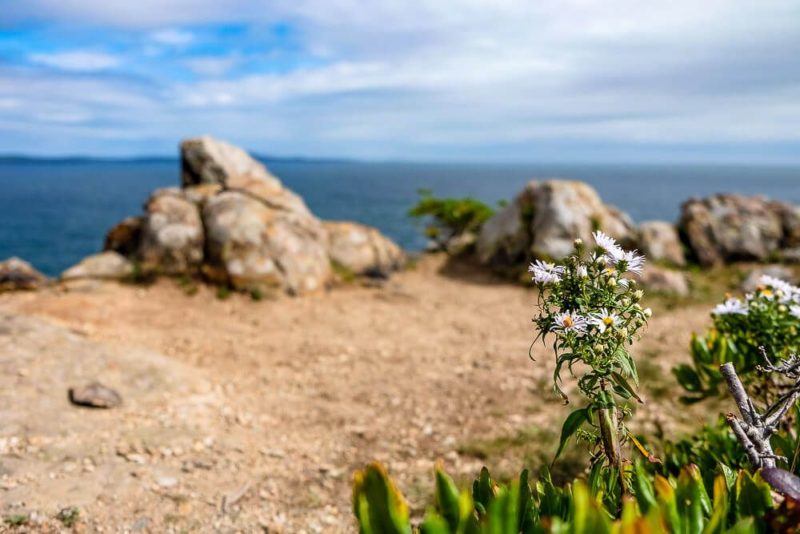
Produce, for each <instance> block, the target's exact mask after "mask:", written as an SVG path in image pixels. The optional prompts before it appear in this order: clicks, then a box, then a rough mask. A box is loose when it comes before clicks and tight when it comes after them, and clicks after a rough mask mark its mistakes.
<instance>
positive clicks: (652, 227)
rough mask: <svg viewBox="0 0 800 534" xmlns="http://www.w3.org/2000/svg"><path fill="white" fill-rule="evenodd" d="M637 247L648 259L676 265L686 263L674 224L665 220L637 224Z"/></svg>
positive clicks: (679, 265)
mask: <svg viewBox="0 0 800 534" xmlns="http://www.w3.org/2000/svg"><path fill="white" fill-rule="evenodd" d="M639 249H640V250H641V252H642V253H643V254H644V255H645V256H646V257H647V259H648V260H650V261H656V262H663V263H668V264H671V265H675V266H678V267H681V266H684V265H686V258H685V257H684V254H683V245H682V244H681V240H680V237H679V236H678V229H677V228H675V225H674V224H672V223H668V222H666V221H645V222H643V223H641V224H640V225H639Z"/></svg>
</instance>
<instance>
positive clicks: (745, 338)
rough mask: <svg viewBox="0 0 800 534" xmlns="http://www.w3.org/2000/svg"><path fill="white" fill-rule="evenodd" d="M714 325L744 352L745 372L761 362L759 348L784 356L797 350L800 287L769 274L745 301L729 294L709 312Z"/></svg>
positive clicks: (799, 344) (799, 330) (743, 369)
mask: <svg viewBox="0 0 800 534" xmlns="http://www.w3.org/2000/svg"><path fill="white" fill-rule="evenodd" d="M712 317H713V319H714V328H715V329H716V330H717V332H719V333H720V334H721V335H723V336H726V337H727V338H729V339H730V340H731V341H732V342H733V344H734V345H735V348H736V350H737V351H739V352H742V353H744V354H745V355H746V360H747V361H748V363H749V365H747V366H745V367H744V368H742V367H739V368H738V369H737V370H738V371H739V372H740V373H742V372H747V371H748V370H751V369H753V368H754V366H755V365H758V364H759V363H763V361H762V358H761V352H760V349H759V347H764V349H766V351H767V352H768V353H769V354H772V355H775V356H776V357H778V358H781V359H783V358H786V357H788V356H789V355H790V354H793V353H796V352H798V351H800V338H799V337H798V333H800V288H798V287H796V286H794V285H792V284H790V283H788V282H785V281H783V280H780V279H778V278H774V277H771V276H762V277H761V279H760V280H759V285H758V287H757V288H756V290H755V291H754V292H752V293H748V294H747V295H745V298H744V300H741V299H738V298H733V297H728V298H727V299H726V300H725V301H724V302H723V303H721V304H718V305H717V306H716V307H715V308H714V310H713V311H712Z"/></svg>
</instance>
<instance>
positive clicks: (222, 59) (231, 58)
mask: <svg viewBox="0 0 800 534" xmlns="http://www.w3.org/2000/svg"><path fill="white" fill-rule="evenodd" d="M241 62H242V58H241V56H239V55H238V54H229V55H227V56H197V57H193V58H190V59H187V60H186V61H184V64H185V65H186V66H187V67H189V68H190V69H191V70H192V71H193V72H194V73H195V74H200V75H202V76H209V77H214V78H217V77H220V76H223V75H224V74H226V73H227V72H228V71H230V70H231V69H233V68H234V67H236V66H237V65H239V64H240V63H241Z"/></svg>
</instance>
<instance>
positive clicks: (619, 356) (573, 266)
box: [529, 232, 651, 403]
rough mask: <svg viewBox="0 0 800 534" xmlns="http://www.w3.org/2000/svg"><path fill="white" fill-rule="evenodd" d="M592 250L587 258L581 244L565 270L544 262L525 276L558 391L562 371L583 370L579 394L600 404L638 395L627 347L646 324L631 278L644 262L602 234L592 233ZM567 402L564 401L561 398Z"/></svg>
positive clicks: (647, 312) (639, 292)
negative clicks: (535, 296)
mask: <svg viewBox="0 0 800 534" xmlns="http://www.w3.org/2000/svg"><path fill="white" fill-rule="evenodd" d="M592 235H593V237H594V240H595V242H596V244H597V247H596V250H595V251H594V252H592V253H590V254H589V253H587V251H585V250H584V248H585V247H584V245H583V243H581V242H580V241H578V242H576V247H575V254H574V255H572V256H570V257H569V258H567V259H566V260H565V261H564V263H563V265H554V264H552V263H548V262H545V261H541V260H539V261H536V262H535V263H532V264H531V266H530V268H529V271H530V272H531V273H532V274H533V281H534V282H535V283H536V284H537V285H538V286H539V288H540V290H541V291H540V292H539V314H538V316H537V317H536V318H534V322H535V323H536V326H537V327H538V329H539V337H540V338H541V339H542V340H543V341H544V340H545V339H546V338H547V337H548V335H550V334H552V339H553V350H554V351H555V353H556V371H555V375H554V381H555V387H556V390H557V391H558V392H559V393H560V394H561V395H562V396H563V395H564V393H563V391H562V390H561V388H560V382H561V378H560V372H561V369H562V368H563V366H564V365H567V366H568V368H569V370H570V372H575V371H576V370H577V369H576V368H575V364H578V363H581V364H584V365H585V366H586V369H585V372H584V373H583V374H582V375H581V376H580V378H579V380H578V386H579V388H580V391H581V392H582V393H583V394H584V395H585V396H586V397H588V398H589V399H590V400H591V401H592V402H600V397H601V396H603V397H604V398H605V400H604V401H603V402H606V403H607V402H608V398H607V395H603V392H609V391H613V392H615V393H617V394H618V395H619V396H621V397H623V398H625V399H629V398H631V397H632V396H635V395H636V393H635V391H634V389H633V387H632V386H631V381H633V383H634V384H636V383H637V382H638V378H637V374H636V366H635V364H634V361H633V358H632V357H631V355H630V353H629V352H628V349H627V347H628V346H630V345H631V343H632V342H633V340H634V339H635V338H636V334H637V332H638V331H639V329H640V328H642V326H644V325H645V324H646V322H647V318H648V317H649V316H650V313H651V312H650V310H649V309H643V308H642V306H641V305H640V301H641V299H642V296H643V292H642V290H641V289H638V288H637V284H636V281H635V280H634V279H633V278H631V277H630V276H629V273H634V274H638V273H641V271H642V268H643V266H644V257H643V256H641V255H639V254H637V253H636V251H632V252H631V251H625V250H623V249H622V248H621V247H620V246H619V245H618V244H617V243H616V241H614V239H612V238H611V237H609V236H607V235H605V234H603V233H602V232H595V233H594V234H592ZM565 398H566V397H565Z"/></svg>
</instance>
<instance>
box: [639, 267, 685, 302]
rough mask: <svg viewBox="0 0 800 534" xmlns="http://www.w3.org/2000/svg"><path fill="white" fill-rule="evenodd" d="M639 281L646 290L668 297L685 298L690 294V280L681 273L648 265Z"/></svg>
mask: <svg viewBox="0 0 800 534" xmlns="http://www.w3.org/2000/svg"><path fill="white" fill-rule="evenodd" d="M639 280H640V282H641V284H642V286H644V287H645V289H648V290H650V291H655V292H656V293H663V294H668V295H677V296H681V297H685V296H687V295H688V294H689V280H688V279H687V278H686V274H685V273H682V272H681V271H673V270H671V269H665V268H663V267H658V266H657V265H653V264H648V265H646V266H645V268H644V271H643V272H642V274H641V276H640V277H639Z"/></svg>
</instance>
